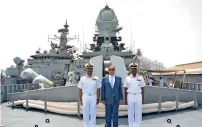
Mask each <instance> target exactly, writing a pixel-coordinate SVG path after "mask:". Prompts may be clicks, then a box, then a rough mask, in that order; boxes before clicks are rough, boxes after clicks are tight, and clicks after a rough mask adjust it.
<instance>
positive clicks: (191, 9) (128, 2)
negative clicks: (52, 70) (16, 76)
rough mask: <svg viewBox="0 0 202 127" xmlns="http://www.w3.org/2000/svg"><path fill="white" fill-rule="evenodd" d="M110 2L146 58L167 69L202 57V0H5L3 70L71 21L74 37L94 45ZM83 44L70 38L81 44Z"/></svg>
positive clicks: (0, 12)
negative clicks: (102, 14)
mask: <svg viewBox="0 0 202 127" xmlns="http://www.w3.org/2000/svg"><path fill="white" fill-rule="evenodd" d="M106 3H107V4H108V5H109V7H111V8H113V9H114V11H115V14H116V15H117V17H118V20H119V24H120V26H123V30H122V31H121V32H120V35H121V36H122V38H123V41H122V42H124V43H125V44H126V47H129V46H130V45H131V42H134V47H135V49H138V48H140V49H141V50H142V52H143V56H145V57H148V58H149V59H151V60H157V61H159V62H162V63H164V65H165V66H166V67H170V66H174V65H176V64H183V63H190V62H196V61H202V1H201V0H85V1H84V0H17V1H16V0H6V1H1V2H0V16H1V17H0V44H1V46H0V57H1V61H0V69H5V68H6V67H10V66H11V65H14V63H13V58H14V57H16V56H19V57H20V58H22V59H24V60H27V58H29V56H30V55H32V54H35V51H36V50H37V49H38V48H41V49H42V50H48V49H49V48H50V41H49V42H48V35H49V36H50V37H53V36H54V34H57V35H59V34H58V33H57V31H58V29H60V28H63V25H64V23H65V20H66V19H67V21H68V24H69V25H70V36H74V35H80V43H83V42H84V43H87V44H90V43H92V39H93V33H94V25H95V21H96V18H97V16H98V14H99V11H100V10H101V9H102V8H103V7H104V6H105V5H106ZM131 33H132V35H131ZM80 43H79V42H78V41H77V40H75V41H71V42H70V44H71V45H76V46H77V47H78V48H80ZM81 49H83V48H82V47H81Z"/></svg>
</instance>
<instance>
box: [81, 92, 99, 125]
mask: <svg viewBox="0 0 202 127" xmlns="http://www.w3.org/2000/svg"><path fill="white" fill-rule="evenodd" d="M82 100H83V124H84V127H95V126H96V107H97V106H96V101H97V95H96V94H95V95H91V96H89V95H85V94H84V95H83V96H82Z"/></svg>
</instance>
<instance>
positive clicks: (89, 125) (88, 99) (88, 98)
mask: <svg viewBox="0 0 202 127" xmlns="http://www.w3.org/2000/svg"><path fill="white" fill-rule="evenodd" d="M77 87H78V88H80V89H82V92H83V95H82V101H83V123H84V127H95V126H96V105H97V104H96V102H97V89H98V88H100V87H101V82H100V81H99V79H98V77H96V76H92V77H88V76H83V77H82V78H81V79H80V81H79V83H78V85H77ZM89 117H90V118H89Z"/></svg>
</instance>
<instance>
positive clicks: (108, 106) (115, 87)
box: [101, 65, 123, 127]
mask: <svg viewBox="0 0 202 127" xmlns="http://www.w3.org/2000/svg"><path fill="white" fill-rule="evenodd" d="M108 71H109V76H105V77H104V78H103V79H102V87H101V101H102V103H103V104H104V105H105V119H106V125H105V127H111V119H112V114H113V127H118V111H119V104H120V100H123V92H122V79H121V77H119V76H115V67H114V66H113V65H110V66H109V67H108Z"/></svg>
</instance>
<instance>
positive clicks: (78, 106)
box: [77, 100, 81, 117]
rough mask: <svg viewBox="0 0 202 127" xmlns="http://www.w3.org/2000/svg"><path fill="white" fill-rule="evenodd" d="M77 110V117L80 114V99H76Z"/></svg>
mask: <svg viewBox="0 0 202 127" xmlns="http://www.w3.org/2000/svg"><path fill="white" fill-rule="evenodd" d="M77 112H78V114H77V115H78V117H79V116H80V115H81V113H80V101H79V100H78V101H77Z"/></svg>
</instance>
